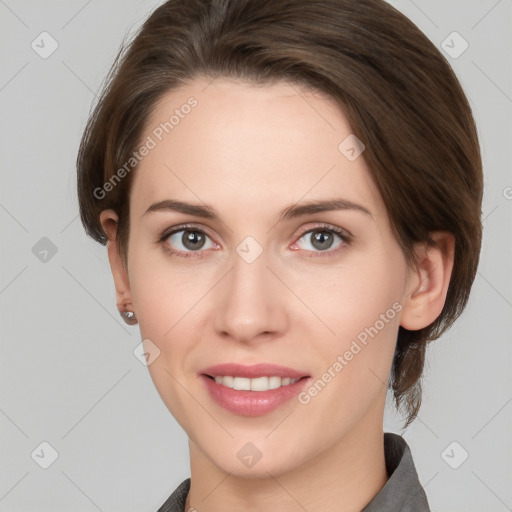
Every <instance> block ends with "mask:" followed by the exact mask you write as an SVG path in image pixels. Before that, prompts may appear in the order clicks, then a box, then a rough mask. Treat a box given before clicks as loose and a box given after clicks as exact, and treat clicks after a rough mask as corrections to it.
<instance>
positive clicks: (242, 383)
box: [203, 374, 308, 391]
mask: <svg viewBox="0 0 512 512" xmlns="http://www.w3.org/2000/svg"><path fill="white" fill-rule="evenodd" d="M203 375H205V377H208V378H209V379H211V380H214V381H215V382H216V383H217V384H220V385H221V386H225V387H228V388H231V389H235V390H237V391H270V390H272V389H279V388H281V387H286V386H290V385H292V384H295V383H296V382H297V381H299V380H302V379H307V378H308V377H307V376H304V377H300V378H296V379H292V378H290V377H279V376H277V375H268V376H262V377H253V378H248V377H236V376H232V375H216V376H213V375H206V374H203Z"/></svg>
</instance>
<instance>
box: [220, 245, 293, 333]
mask: <svg viewBox="0 0 512 512" xmlns="http://www.w3.org/2000/svg"><path fill="white" fill-rule="evenodd" d="M269 263H270V262H269V261H268V258H267V256H266V253H265V251H263V253H262V254H261V255H260V256H259V257H258V258H257V259H256V260H255V261H253V262H251V263H248V262H247V261H245V260H244V259H243V258H242V257H240V256H239V255H238V254H237V253H235V254H234V255H233V266H232V268H231V270H230V272H229V273H228V274H227V275H226V276H225V277H224V278H223V279H222V281H221V283H219V286H218V287H216V288H217V291H216V294H215V296H214V297H213V300H214V328H215V331H216V333H217V334H218V335H220V336H223V337H230V338H232V339H234V340H236V341H238V342H241V343H252V342H255V341H258V340H260V341H261V340H263V339H267V340H268V339H273V338H275V337H277V336H279V335H280V334H282V333H283V332H285V330H286V329H287V327H288V318H289V316H288V313H289V311H288V308H287V305H286V304H287V301H288V300H290V297H289V296H288V295H287V290H286V287H285V286H284V285H283V283H282V282H281V281H280V280H279V279H278V278H277V277H276V273H275V272H274V271H273V269H272V270H271V269H270V268H269ZM270 264H271V263H270ZM288 293H289V292H288Z"/></svg>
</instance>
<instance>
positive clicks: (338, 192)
mask: <svg viewBox="0 0 512 512" xmlns="http://www.w3.org/2000/svg"><path fill="white" fill-rule="evenodd" d="M208 83H209V81H206V80H203V79H197V80H195V81H194V82H192V83H191V84H188V85H186V86H183V87H182V88H181V89H179V90H174V91H171V92H169V93H167V94H166V95H165V97H164V98H163V100H162V101H160V102H159V103H158V105H157V106H156V108H155V109H154V110H153V113H152V115H151V118H150V119H149V120H148V121H147V123H146V127H147V130H146V133H145V134H144V135H143V139H142V140H144V139H145V138H146V137H147V136H148V135H151V133H152V130H154V128H155V127H156V126H158V125H159V123H160V122H164V121H166V120H168V119H169V116H170V114H172V112H173V111H174V109H176V108H179V107H180V106H181V105H183V104H185V103H186V101H187V99H188V98H189V97H190V96H194V97H195V98H196V99H197V101H198V105H197V107H196V108H195V109H193V110H192V111H191V113H190V114H188V116H186V117H185V118H184V119H181V120H180V123H179V125H177V126H176V127H175V128H174V129H173V131H172V132H171V133H169V134H168V135H165V136H164V137H163V139H162V141H161V142H158V144H157V146H156V147H155V148H154V149H152V150H151V151H150V152H149V154H148V155H147V156H146V157H145V158H144V159H143V161H142V162H141V163H140V165H139V168H138V169H137V170H136V171H134V176H133V180H134V181H133V184H132V185H133V190H132V194H131V197H130V233H129V244H128V252H127V265H124V263H123V260H122V258H121V257H120V255H119V245H118V240H117V238H116V234H115V228H116V222H117V215H116V212H114V211H113V210H105V211H103V212H102V214H101V222H102V226H103V228H104V230H105V232H106V233H107V235H108V238H109V242H108V253H109V258H110V263H111V268H112V273H113V277H114V281H115V286H116V292H117V303H118V307H119V308H120V309H126V308H123V305H124V306H127V307H128V309H130V310H132V311H134V312H135V314H136V317H137V319H138V322H139V326H140V330H141V336H142V338H143V339H145V338H149V339H150V340H151V341H152V342H153V343H154V344H155V345H156V346H157V347H158V348H159V350H160V355H159V357H158V358H157V359H155V361H154V362H153V363H152V364H150V365H149V367H148V368H149V371H150V374H151V378H152V380H153V382H154V384H155V386H156V388H157V390H158V392H159V394H160V396H161V398H162V400H163V401H164V403H165V404H166V406H167V407H168V409H169V411H170V412H171V413H172V414H173V416H174V417H175V418H176V420H177V421H178V422H179V424H180V425H181V426H182V427H183V429H184V430H185V432H186V433H187V435H188V437H189V449H190V461H191V489H190V492H189V495H188V497H187V504H186V505H187V506H186V510H189V507H194V508H195V509H197V510H200V511H201V512H203V511H204V512H214V511H221V510H222V511H224V510H250V511H254V512H256V511H267V510H269V509H270V505H271V509H272V510H280V511H281V512H292V511H298V510H304V509H305V510H308V511H309V512H316V511H325V510H338V511H342V512H349V511H351V512H352V511H353V512H355V511H359V510H361V509H362V508H363V507H364V506H365V505H366V504H367V503H368V502H369V501H371V499H372V498H373V497H374V496H375V495H376V494H377V493H378V492H379V490H380V489H381V488H382V487H383V485H384V484H385V482H386V480H387V478H388V476H387V474H386V468H385V459H384V446H383V413H384V406H385V399H386V389H387V386H386V383H387V381H388V377H389V375H390V371H391V364H392V360H393V354H394V350H395V346H396V338H397V333H398V328H399V325H402V326H403V327H405V328H407V329H411V330H415V329H421V328H422V327H425V326H427V325H429V324H430V323H431V322H432V321H434V320H435V318H437V316H438V315H439V314H440V312H441V310H442V308H443V305H444V301H445V298H446V292H447V288H448V283H449V278H450V274H451V270H452V264H453V237H452V236H451V235H450V234H448V233H442V232H440V233H434V234H433V237H434V239H435V240H436V241H437V242H438V245H439V247H434V248H431V249H429V250H427V248H426V247H425V246H424V245H423V244H417V246H416V257H417V260H418V263H419V268H418V269H410V268H409V267H408V266H407V265H406V262H405V259H404V255H403V253H402V251H401V249H400V247H399V245H398V243H397V241H396V240H395V238H394V236H393V234H392V232H391V228H390V225H389V219H388V216H387V213H386V209H385V206H384V204H383V202H382V199H381V197H380V195H379V193H378V190H377V189H376V187H375V185H374V183H373V181H372V179H371V175H370V172H369V169H368V167H367V165H366V163H365V160H364V153H363V156H361V157H359V158H357V159H356V160H355V161H349V160H348V159H347V158H346V157H345V156H344V155H343V154H342V153H341V152H340V151H339V150H338V145H339V144H340V142H341V141H342V140H344V139H345V138H346V137H347V136H348V135H349V134H351V133H352V130H351V128H350V126H349V124H348V122H347V120H346V118H345V117H344V115H343V114H342V112H341V111H340V110H339V109H338V108H337V107H336V105H335V104H334V103H333V102H332V101H331V100H330V99H329V98H327V97H326V96H323V95H321V94H319V93H313V92H311V91H309V92H307V91H305V90H303V89H300V88H298V87H297V86H293V87H292V86H291V85H288V84H285V83H279V84H274V85H271V86H268V85H267V86H263V87H261V86H254V85H250V84H247V83H242V82H235V81H231V80H227V79H220V78H219V79H216V80H215V81H214V82H213V83H211V84H210V85H208ZM171 198H172V199H174V200H179V201H183V202H189V203H194V204H199V205H204V204H206V205H209V206H211V207H212V208H213V209H214V210H215V212H216V213H217V215H218V219H210V218H202V217H196V216H193V215H190V214H184V213H177V212H174V211H164V210H160V211H152V212H149V213H145V212H146V210H147V209H148V208H149V206H150V205H152V204H153V203H155V202H159V201H163V200H167V199H171ZM339 198H342V199H344V200H346V201H350V202H352V203H356V204H357V205H360V206H362V207H364V208H365V209H367V210H368V212H369V213H365V212H363V211H360V210H358V209H344V210H332V211H322V212H316V213H309V214H306V215H302V216H297V217H290V218H285V219H281V220H280V219H279V214H280V212H281V211H282V210H283V209H284V208H286V207H287V206H290V205H297V204H304V203H306V202H310V201H316V200H327V199H339ZM183 223H190V224H192V225H193V226H192V227H189V228H188V229H189V230H191V231H192V232H193V233H194V232H196V231H194V230H200V231H201V232H203V233H204V234H205V235H203V237H204V236H206V238H205V242H204V245H203V246H202V247H200V244H199V245H198V246H197V247H199V249H196V250H194V246H191V245H189V246H187V245H184V244H183V242H182V235H183V234H184V233H183V232H180V233H179V234H178V235H173V236H172V237H169V238H167V239H165V240H164V241H163V242H161V243H157V241H158V239H159V238H160V236H161V234H162V233H163V232H164V230H167V229H168V228H171V227H173V226H179V225H181V224H183ZM319 226H320V227H319ZM330 227H332V228H336V227H338V228H342V229H344V230H346V231H348V232H349V233H350V234H351V235H352V241H351V242H350V243H348V242H346V241H343V240H342V239H341V238H340V237H339V235H337V234H336V233H332V232H329V231H327V232H326V230H328V229H329V228H330ZM312 229H317V231H320V232H321V233H324V234H325V236H329V233H330V236H331V239H332V243H331V245H330V246H329V244H328V243H326V244H325V245H324V246H321V245H319V244H318V243H316V244H315V239H314V237H313V234H314V233H311V232H309V234H306V232H307V231H309V230H312ZM185 234H190V233H189V232H188V231H187V232H186V233H185ZM247 236H251V237H253V238H254V239H255V240H256V241H257V243H258V244H259V246H260V247H261V248H262V251H263V252H262V253H261V255H259V257H258V258H256V259H255V261H253V262H252V263H248V262H247V261H246V260H245V259H244V258H242V257H241V256H240V255H239V254H238V253H237V252H236V248H237V246H239V244H240V243H241V242H242V241H243V240H244V239H245V238H246V237H247ZM196 243H197V242H196ZM165 248H167V249H168V250H165ZM169 250H172V251H176V252H178V253H180V254H184V253H186V254H190V255H191V256H192V257H189V258H185V257H181V256H178V255H176V254H171V253H169ZM394 303H399V304H400V305H401V309H400V311H399V312H397V313H396V315H395V316H394V318H392V319H391V320H388V322H387V323H385V324H384V327H383V328H382V329H381V330H380V331H379V332H378V334H377V335H376V336H375V337H374V338H372V339H370V341H369V343H368V344H367V345H366V346H365V347H364V348H363V349H362V350H361V351H360V352H359V353H358V354H357V356H355V357H354V358H353V359H352V360H351V361H349V362H348V364H347V365H346V366H345V367H344V368H343V370H342V371H341V372H339V373H338V374H336V377H335V378H333V379H332V380H331V381H330V382H329V383H328V384H327V385H326V387H325V388H324V389H323V390H322V391H321V392H320V393H318V395H316V396H314V397H313V398H311V400H310V401H309V402H308V403H307V404H302V403H299V402H298V400H297V399H293V400H290V401H289V402H287V403H285V404H284V405H282V406H281V407H279V408H277V409H276V410H274V411H272V412H270V413H268V414H264V415H262V416H258V417H249V416H244V415H238V414H234V413H232V412H230V411H228V410H226V409H224V408H222V407H220V406H219V405H218V404H217V403H216V402H214V401H213V400H212V399H211V398H210V396H209V394H208V393H207V392H206V391H205V388H204V386H203V383H202V382H200V378H199V374H200V370H201V369H204V368H205V367H207V366H211V365H215V364H220V363H226V362H236V363H240V364H253V363H260V362H265V363H275V364H280V365H283V366H287V367H291V368H294V369H298V370H301V371H302V372H304V374H307V375H309V376H310V379H309V381H308V384H307V385H306V387H305V389H308V387H309V386H310V385H311V384H312V383H313V382H315V381H316V380H317V379H319V378H321V376H322V374H324V373H325V372H326V371H327V369H328V368H329V367H332V365H333V363H334V362H335V361H336V358H337V356H338V355H339V354H344V352H345V351H346V350H348V349H349V348H350V345H351V342H352V340H354V339H356V337H357V335H358V334H359V333H361V332H362V331H363V330H364V329H365V328H366V327H369V326H373V325H374V324H375V323H376V321H377V320H378V319H379V318H380V316H379V315H381V314H383V313H385V312H386V311H388V310H389V309H390V308H392V305H393V304H394ZM247 442H251V443H253V444H254V445H255V446H256V447H257V448H258V450H259V452H260V453H261V459H260V460H259V461H258V462H257V463H256V464H255V465H253V466H252V467H247V466H246V465H244V464H242V463H241V461H240V459H239V458H238V457H237V453H238V451H239V450H240V449H241V448H242V447H243V446H244V445H245V444H246V443H247ZM313 489H314V492H313Z"/></svg>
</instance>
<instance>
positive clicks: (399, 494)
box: [362, 432, 430, 512]
mask: <svg viewBox="0 0 512 512" xmlns="http://www.w3.org/2000/svg"><path fill="white" fill-rule="evenodd" d="M384 452H385V457H386V469H387V472H388V475H389V478H388V481H387V482H386V484H385V485H384V487H383V488H382V489H381V490H380V491H379V492H378V494H377V495H376V496H375V498H373V499H372V501H371V502H370V503H368V505H367V506H366V507H365V508H364V509H363V510H362V512H385V511H390V512H391V511H393V512H430V507H429V504H428V499H427V495H426V494H425V490H424V489H423V487H422V485H421V483H420V481H419V478H418V473H417V472H416V467H415V465H414V461H413V459H412V453H411V449H410V448H409V445H408V444H407V442H406V440H405V439H404V438H403V437H402V436H400V435H398V434H393V433H388V432H386V433H385V434H384Z"/></svg>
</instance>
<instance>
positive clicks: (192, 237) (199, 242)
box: [181, 231, 205, 250]
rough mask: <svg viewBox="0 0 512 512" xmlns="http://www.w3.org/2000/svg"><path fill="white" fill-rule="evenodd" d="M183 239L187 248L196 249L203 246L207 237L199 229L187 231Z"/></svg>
mask: <svg viewBox="0 0 512 512" xmlns="http://www.w3.org/2000/svg"><path fill="white" fill-rule="evenodd" d="M181 241H182V243H183V245H184V246H185V247H186V248H187V249H191V250H195V249H201V248H202V247H203V245H204V243H205V237H204V236H203V235H202V234H201V233H199V232H198V231H185V232H184V233H183V236H182V237H181Z"/></svg>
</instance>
